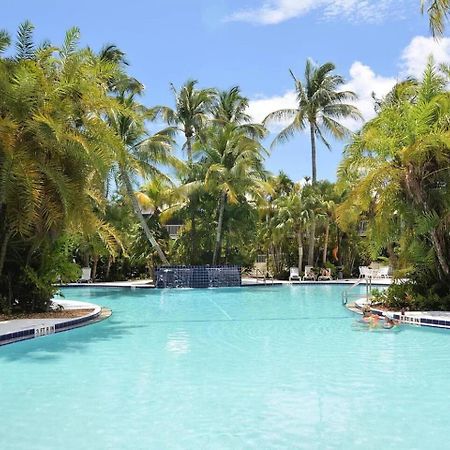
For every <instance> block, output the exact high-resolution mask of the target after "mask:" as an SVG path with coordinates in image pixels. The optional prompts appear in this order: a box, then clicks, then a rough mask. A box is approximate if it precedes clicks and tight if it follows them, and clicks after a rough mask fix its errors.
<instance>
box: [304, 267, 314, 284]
mask: <svg viewBox="0 0 450 450" xmlns="http://www.w3.org/2000/svg"><path fill="white" fill-rule="evenodd" d="M305 280H314V281H316V275H315V274H314V272H313V266H305V274H304V275H303V281H305Z"/></svg>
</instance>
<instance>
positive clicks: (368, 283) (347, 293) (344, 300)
mask: <svg viewBox="0 0 450 450" xmlns="http://www.w3.org/2000/svg"><path fill="white" fill-rule="evenodd" d="M363 281H365V282H366V299H367V300H368V299H369V298H370V294H371V292H372V278H360V279H359V280H358V281H357V282H356V283H354V284H352V285H351V286H350V287H349V288H348V289H345V290H344V291H342V294H341V298H342V304H343V305H344V306H345V305H346V304H347V303H348V298H349V296H350V295H351V294H350V291H351V290H352V289H353V288H355V287H356V286H359V285H360V284H361V283H362V282H363ZM357 295H358V296H361V294H359V293H358V294H357Z"/></svg>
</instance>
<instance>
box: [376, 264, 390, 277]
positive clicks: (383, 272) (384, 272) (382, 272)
mask: <svg viewBox="0 0 450 450" xmlns="http://www.w3.org/2000/svg"><path fill="white" fill-rule="evenodd" d="M389 270H390V267H389V266H384V267H380V268H379V269H378V276H379V277H380V278H389Z"/></svg>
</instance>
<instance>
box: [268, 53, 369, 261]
mask: <svg viewBox="0 0 450 450" xmlns="http://www.w3.org/2000/svg"><path fill="white" fill-rule="evenodd" d="M334 70H335V66H334V64H333V63H330V62H328V63H325V64H323V65H321V66H318V65H316V64H314V63H313V62H312V61H311V60H310V59H308V60H307V61H306V67H305V76H304V81H303V82H302V81H300V80H298V79H297V78H296V77H295V75H294V74H293V72H292V71H290V73H291V76H292V78H293V79H294V83H295V92H296V94H297V108H294V109H280V110H278V111H274V112H272V113H270V114H269V115H268V116H267V117H266V118H265V119H264V121H263V123H264V124H268V123H270V122H273V121H290V124H289V125H288V126H287V127H286V128H284V129H283V130H282V131H281V132H280V133H279V134H278V135H277V136H276V138H275V139H274V141H273V143H272V145H275V144H278V143H281V142H285V141H287V140H289V139H290V138H292V136H293V135H294V134H295V133H296V132H299V131H302V130H304V129H306V128H308V127H309V135H310V141H311V164H312V183H313V185H314V184H315V183H316V182H317V162H316V153H317V150H316V139H319V140H320V141H321V142H322V143H323V144H324V145H325V146H326V147H327V148H328V149H330V148H331V145H330V144H329V142H328V141H327V139H326V137H325V134H326V133H328V134H330V135H331V136H332V137H334V138H335V139H343V138H345V137H347V136H349V135H350V134H351V132H350V130H349V129H348V128H346V127H345V126H344V125H342V124H341V123H340V122H339V120H341V119H345V118H352V119H360V118H361V113H360V112H359V110H358V108H356V107H355V106H353V105H351V104H348V103H346V102H348V101H352V100H356V98H357V96H356V94H355V93H354V92H351V91H340V90H339V88H340V87H341V86H342V85H343V84H344V83H345V80H344V78H343V77H342V76H340V75H336V74H334V73H333V71H334ZM309 236H310V239H309V252H308V254H309V256H308V264H310V265H313V264H314V245H315V223H314V220H313V224H312V226H311V230H310V233H309Z"/></svg>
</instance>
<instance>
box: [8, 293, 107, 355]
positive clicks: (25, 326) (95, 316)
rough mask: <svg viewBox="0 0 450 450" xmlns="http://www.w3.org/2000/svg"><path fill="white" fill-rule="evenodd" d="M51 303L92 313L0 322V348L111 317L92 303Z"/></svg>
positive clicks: (105, 310) (69, 301) (63, 301)
mask: <svg viewBox="0 0 450 450" xmlns="http://www.w3.org/2000/svg"><path fill="white" fill-rule="evenodd" d="M53 303H54V304H57V305H60V306H62V307H63V309H64V310H67V311H73V310H77V309H92V311H91V312H89V313H88V314H85V315H82V316H80V317H70V318H68V317H61V318H55V319H41V318H34V319H12V320H5V321H2V322H0V346H1V345H6V344H11V343H13V342H18V341H23V340H26V339H33V338H36V337H40V336H47V335H49V334H54V333H60V332H62V331H67V330H71V329H72V328H78V327H81V326H84V325H89V324H91V323H96V322H98V321H100V320H103V319H106V318H107V317H109V316H110V315H111V311H110V310H107V309H104V308H101V307H100V306H98V305H96V304H94V303H87V302H80V301H72V300H61V299H56V300H54V301H53Z"/></svg>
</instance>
